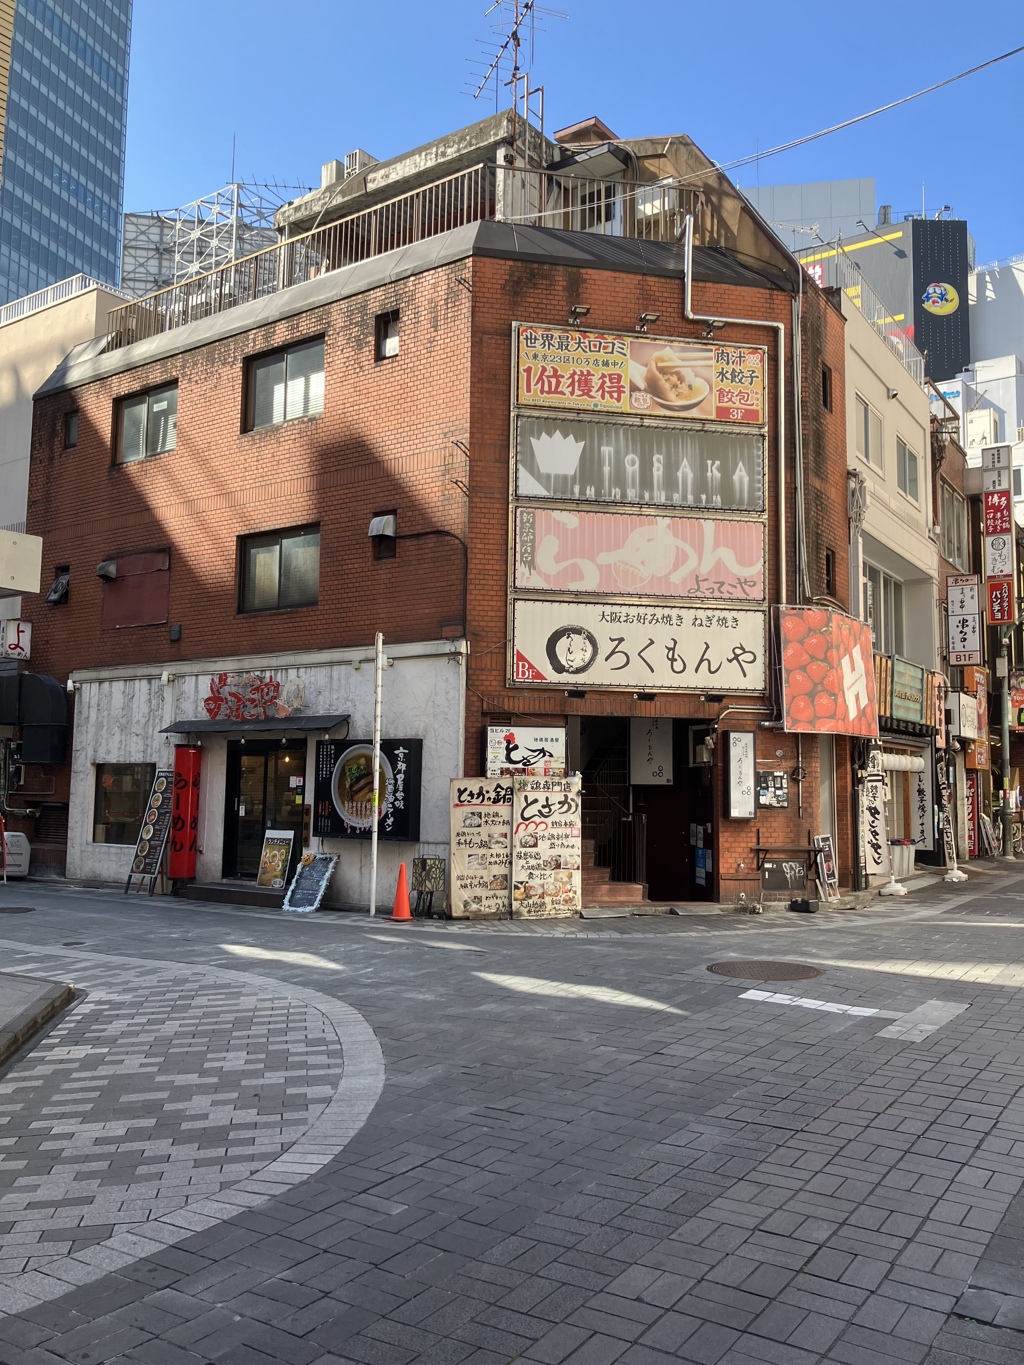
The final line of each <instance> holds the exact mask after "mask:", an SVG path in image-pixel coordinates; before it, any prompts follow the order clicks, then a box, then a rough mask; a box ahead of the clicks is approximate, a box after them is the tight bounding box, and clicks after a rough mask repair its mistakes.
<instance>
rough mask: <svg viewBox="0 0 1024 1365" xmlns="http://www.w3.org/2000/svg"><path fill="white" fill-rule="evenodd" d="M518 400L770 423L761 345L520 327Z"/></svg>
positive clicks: (583, 408)
mask: <svg viewBox="0 0 1024 1365" xmlns="http://www.w3.org/2000/svg"><path fill="white" fill-rule="evenodd" d="M517 341H518V347H517V351H518V402H519V403H520V405H521V406H523V407H556V408H577V409H580V410H581V411H585V412H608V413H632V414H634V415H636V416H651V417H669V418H672V417H682V418H691V419H694V418H696V419H698V420H700V419H703V420H704V421H712V422H750V423H753V424H756V425H758V426H760V425H761V424H763V422H764V420H765V411H764V379H765V358H766V352H765V348H764V347H763V346H748V345H746V344H740V345H738V344H736V343H720V342H717V341H692V340H688V339H684V338H681V337H649V336H635V335H632V336H631V335H630V334H629V333H620V332H590V331H583V330H577V329H576V328H564V327H562V328H559V327H542V326H536V325H530V324H528V323H522V324H520V326H519V328H518V338H517Z"/></svg>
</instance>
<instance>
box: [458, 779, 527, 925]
mask: <svg viewBox="0 0 1024 1365" xmlns="http://www.w3.org/2000/svg"><path fill="white" fill-rule="evenodd" d="M512 798H513V782H512V779H511V778H507V777H499V778H495V777H456V778H453V779H452V790H451V913H452V918H453V919H461V918H464V917H472V916H483V915H489V916H492V917H496V918H500V919H505V918H507V916H508V908H509V896H510V893H511V889H512V888H511V878H512Z"/></svg>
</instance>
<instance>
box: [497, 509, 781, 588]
mask: <svg viewBox="0 0 1024 1365" xmlns="http://www.w3.org/2000/svg"><path fill="white" fill-rule="evenodd" d="M514 582H515V587H517V588H522V589H526V590H530V589H532V590H534V591H544V592H586V593H601V594H628V595H636V594H640V593H642V594H643V595H644V596H645V597H674V598H679V597H701V598H713V599H715V600H716V601H731V602H736V601H747V602H761V601H764V526H763V524H762V523H761V522H757V521H726V520H725V519H723V518H718V519H717V520H711V519H710V518H706V519H705V518H699V517H688V516H675V515H671V516H670V515H663V516H644V515H642V514H636V515H631V514H629V513H626V512H589V511H588V512H584V511H579V512H564V511H558V510H555V509H549V508H546V507H520V508H518V509H517V511H516V548H515V580H514Z"/></svg>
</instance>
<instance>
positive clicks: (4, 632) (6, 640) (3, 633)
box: [0, 618, 32, 662]
mask: <svg viewBox="0 0 1024 1365" xmlns="http://www.w3.org/2000/svg"><path fill="white" fill-rule="evenodd" d="M31 657H32V622H31V621H15V620H14V619H13V618H11V619H10V620H6V621H0V658H4V659H19V660H21V661H22V662H24V660H26V659H30V658H31Z"/></svg>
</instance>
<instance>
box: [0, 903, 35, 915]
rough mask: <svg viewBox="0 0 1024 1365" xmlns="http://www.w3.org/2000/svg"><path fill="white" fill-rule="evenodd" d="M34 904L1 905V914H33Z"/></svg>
mask: <svg viewBox="0 0 1024 1365" xmlns="http://www.w3.org/2000/svg"><path fill="white" fill-rule="evenodd" d="M35 908H36V907H35V906H34V905H0V915H31V914H33V913H34V911H35Z"/></svg>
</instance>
